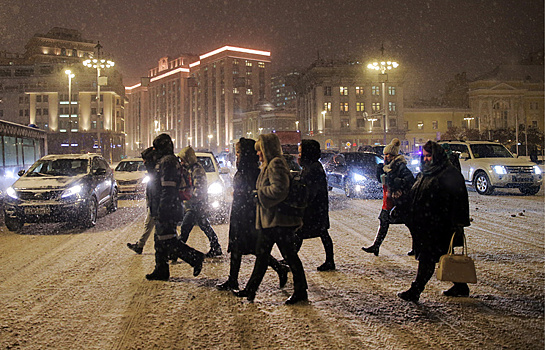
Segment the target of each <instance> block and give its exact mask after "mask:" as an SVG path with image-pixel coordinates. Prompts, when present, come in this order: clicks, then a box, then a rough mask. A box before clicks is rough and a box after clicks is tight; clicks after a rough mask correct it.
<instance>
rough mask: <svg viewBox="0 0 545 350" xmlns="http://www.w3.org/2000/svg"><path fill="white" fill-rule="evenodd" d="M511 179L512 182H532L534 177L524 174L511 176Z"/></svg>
mask: <svg viewBox="0 0 545 350" xmlns="http://www.w3.org/2000/svg"><path fill="white" fill-rule="evenodd" d="M513 181H514V182H532V181H534V179H533V178H532V177H528V176H524V177H521V176H513Z"/></svg>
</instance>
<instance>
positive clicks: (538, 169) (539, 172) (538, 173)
mask: <svg viewBox="0 0 545 350" xmlns="http://www.w3.org/2000/svg"><path fill="white" fill-rule="evenodd" d="M534 174H536V175H541V169H540V168H539V167H538V166H537V165H534ZM10 188H11V187H10Z"/></svg>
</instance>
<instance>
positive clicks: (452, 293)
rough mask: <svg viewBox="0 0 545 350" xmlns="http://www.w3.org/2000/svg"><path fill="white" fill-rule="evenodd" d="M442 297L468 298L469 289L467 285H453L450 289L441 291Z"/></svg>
mask: <svg viewBox="0 0 545 350" xmlns="http://www.w3.org/2000/svg"><path fill="white" fill-rule="evenodd" d="M443 295H444V296H447V297H468V296H469V287H468V286H467V283H454V285H453V286H452V287H450V289H448V290H444V291H443Z"/></svg>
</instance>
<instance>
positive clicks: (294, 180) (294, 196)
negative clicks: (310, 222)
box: [277, 172, 309, 218]
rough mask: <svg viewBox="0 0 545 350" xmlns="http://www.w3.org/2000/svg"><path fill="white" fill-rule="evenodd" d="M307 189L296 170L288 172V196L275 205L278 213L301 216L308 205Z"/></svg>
mask: <svg viewBox="0 0 545 350" xmlns="http://www.w3.org/2000/svg"><path fill="white" fill-rule="evenodd" d="M308 197H309V189H308V186H307V184H306V183H305V181H304V180H303V179H302V178H301V175H300V174H299V173H298V172H290V187H289V192H288V196H287V197H286V199H284V200H283V201H282V202H280V204H278V206H277V208H278V209H277V210H278V212H279V213H282V214H284V215H288V216H298V217H301V218H302V217H303V214H304V213H305V209H306V207H307V206H308Z"/></svg>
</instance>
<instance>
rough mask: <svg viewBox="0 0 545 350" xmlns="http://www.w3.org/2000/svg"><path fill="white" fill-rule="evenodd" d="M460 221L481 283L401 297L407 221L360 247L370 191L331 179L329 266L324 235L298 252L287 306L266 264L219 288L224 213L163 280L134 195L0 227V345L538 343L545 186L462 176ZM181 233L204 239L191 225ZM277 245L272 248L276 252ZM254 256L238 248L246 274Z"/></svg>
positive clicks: (375, 209) (371, 210) (368, 236)
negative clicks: (87, 212) (212, 234)
mask: <svg viewBox="0 0 545 350" xmlns="http://www.w3.org/2000/svg"><path fill="white" fill-rule="evenodd" d="M469 199H470V210H471V218H472V224H471V226H470V227H469V228H467V229H466V235H467V240H468V242H467V243H468V249H469V255H470V256H471V257H472V258H473V259H474V260H475V263H476V267H477V277H478V283H477V284H474V285H470V288H471V294H470V297H469V298H448V297H445V296H443V295H442V294H441V291H442V290H445V289H447V288H449V287H450V284H449V283H447V282H440V281H438V280H437V279H436V278H435V276H434V277H433V278H432V280H431V281H430V283H429V284H428V285H427V287H426V289H425V291H424V292H423V294H422V296H421V298H420V302H419V303H411V302H406V301H403V300H401V299H399V298H398V297H397V296H396V293H397V292H399V291H402V290H405V289H407V288H408V287H409V285H410V283H411V281H412V279H413V278H414V275H415V272H416V266H417V262H416V261H415V260H414V258H412V257H409V256H407V251H408V250H410V248H411V247H410V242H411V241H410V236H409V232H408V230H407V228H406V227H404V226H402V225H393V226H392V227H391V229H390V232H389V233H388V236H387V237H386V240H385V242H384V244H383V245H382V247H381V250H380V254H379V256H378V257H375V256H374V255H373V254H367V253H365V252H363V251H362V249H361V247H362V246H368V245H370V244H371V243H372V241H373V239H374V236H375V233H376V229H377V226H378V220H377V216H378V214H379V211H380V207H381V203H382V201H381V200H380V199H349V198H346V197H345V195H344V193H343V192H341V191H339V190H333V191H332V192H330V217H331V230H330V233H331V236H332V238H333V242H334V245H335V254H336V255H335V260H336V266H337V269H336V271H331V272H318V271H317V270H316V267H317V266H319V265H320V264H322V263H323V261H324V252H323V247H322V244H321V242H320V240H319V239H318V238H316V239H311V240H306V241H305V242H304V244H303V247H302V249H301V251H300V254H299V255H300V257H301V260H302V262H303V265H304V267H305V271H306V274H307V279H308V282H309V300H310V302H308V303H301V304H298V305H295V306H287V305H284V301H285V300H286V298H287V297H288V296H289V295H290V294H291V292H292V290H293V284H292V279H291V274H290V277H289V281H288V284H287V285H286V286H285V287H284V288H283V289H279V288H278V279H277V275H276V273H274V272H273V271H272V270H270V269H269V271H268V272H267V274H266V276H265V279H264V280H263V283H262V284H261V287H260V289H259V290H258V293H257V297H256V300H255V301H254V302H253V303H249V302H247V301H246V300H245V299H244V300H242V299H239V298H237V297H235V296H233V295H232V294H231V293H230V292H220V291H218V290H216V288H215V286H216V284H218V283H220V282H223V281H225V279H226V278H227V275H228V269H229V255H228V254H227V253H226V250H227V235H228V224H219V225H214V229H215V230H216V232H217V233H218V236H219V238H220V243H221V244H222V246H223V248H224V254H223V255H222V256H220V257H218V258H209V259H206V261H205V264H204V267H203V270H202V273H201V274H200V275H199V276H198V277H196V278H194V277H193V275H192V268H191V267H190V266H189V265H187V264H185V263H179V264H176V265H172V266H171V269H170V270H171V277H170V280H169V281H168V282H160V281H147V280H146V279H145V277H144V276H145V274H146V273H150V272H151V271H152V270H153V267H154V245H153V242H152V241H151V240H150V241H149V242H148V243H147V245H146V246H145V248H144V252H143V254H142V255H137V254H135V253H134V252H133V251H131V250H129V249H128V248H127V246H126V244H127V243H128V242H134V241H136V239H137V238H138V237H139V236H140V234H141V232H142V226H143V222H144V218H145V204H144V203H145V201H144V200H141V199H140V200H139V199H123V200H120V201H119V209H118V210H117V211H116V212H114V213H112V214H108V215H106V214H105V213H102V212H100V213H99V218H98V220H97V224H96V226H95V227H93V228H90V229H80V228H73V226H71V225H70V224H27V225H25V226H24V227H23V228H22V229H21V230H19V231H18V232H16V233H15V232H10V231H8V230H7V229H6V228H5V227H4V226H2V227H1V228H0V295H1V298H0V310H2V311H1V313H0V329H1V331H0V347H1V348H2V349H189V348H191V349H197V348H199V349H257V348H270V349H543V348H544V346H545V342H544V331H543V330H544V326H545V324H544V320H543V316H544V293H543V291H544V268H543V267H544V214H545V213H544V211H545V210H544V196H543V189H542V190H541V191H540V192H539V193H538V194H537V195H536V196H524V195H522V194H520V193H519V191H518V190H498V191H496V192H495V193H494V194H492V195H489V196H482V195H479V194H477V193H476V192H475V191H474V190H473V189H469ZM188 243H189V244H190V245H191V246H193V247H196V248H197V249H199V250H200V251H202V252H206V251H207V250H208V240H207V238H206V237H205V235H204V234H203V233H202V232H201V231H200V230H199V228H194V229H193V231H192V233H191V235H190V237H189V241H188ZM273 254H274V255H275V256H276V257H280V254H279V252H278V251H277V250H276V248H275V250H274V251H273ZM253 261H254V258H253V257H252V256H245V257H244V258H243V263H242V268H241V276H240V282H241V284H242V285H244V284H245V283H246V281H247V280H248V278H249V275H250V273H251V269H252V267H253Z"/></svg>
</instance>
